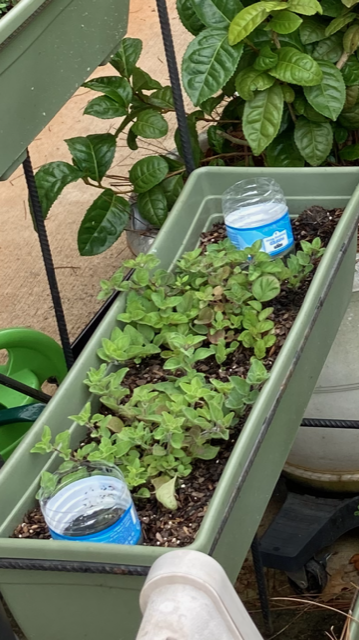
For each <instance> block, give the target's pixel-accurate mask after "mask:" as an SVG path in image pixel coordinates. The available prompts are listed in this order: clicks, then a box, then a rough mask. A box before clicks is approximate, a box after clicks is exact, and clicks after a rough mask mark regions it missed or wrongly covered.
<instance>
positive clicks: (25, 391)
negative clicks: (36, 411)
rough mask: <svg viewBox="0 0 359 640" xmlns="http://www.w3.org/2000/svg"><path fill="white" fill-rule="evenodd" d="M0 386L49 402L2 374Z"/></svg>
mask: <svg viewBox="0 0 359 640" xmlns="http://www.w3.org/2000/svg"><path fill="white" fill-rule="evenodd" d="M0 384H3V385H4V387H7V388H8V389H12V390H13V391H18V392H19V393H23V394H24V395H25V396H29V397H30V398H33V399H34V400H37V402H44V403H45V404H47V403H48V402H49V401H50V400H51V396H49V395H48V394H47V393H44V392H43V391H38V390H37V389H33V388H32V387H29V386H28V385H27V384H24V383H23V382H18V381H17V380H14V379H13V378H9V376H5V375H4V374H3V373H0ZM0 640H1V636H0Z"/></svg>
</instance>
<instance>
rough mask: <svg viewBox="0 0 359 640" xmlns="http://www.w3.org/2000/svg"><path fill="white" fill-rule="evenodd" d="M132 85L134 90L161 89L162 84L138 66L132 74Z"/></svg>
mask: <svg viewBox="0 0 359 640" xmlns="http://www.w3.org/2000/svg"><path fill="white" fill-rule="evenodd" d="M132 86H133V90H134V91H136V92H137V91H152V90H153V89H161V88H162V85H161V83H160V82H158V80H155V79H154V78H151V76H150V74H149V73H147V72H146V71H143V69H140V68H139V67H135V68H134V70H133V74H132Z"/></svg>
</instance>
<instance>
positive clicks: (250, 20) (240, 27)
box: [228, 2, 284, 45]
mask: <svg viewBox="0 0 359 640" xmlns="http://www.w3.org/2000/svg"><path fill="white" fill-rule="evenodd" d="M283 8H284V7H283ZM269 13H270V8H269V3H266V2H256V3H255V4H251V5H249V6H248V7H245V8H244V9H242V11H240V12H239V13H238V14H237V15H236V16H235V18H233V20H232V22H231V24H230V26H229V32H228V40H229V43H230V44H231V45H235V44H237V43H238V42H241V41H242V40H244V38H246V37H247V36H249V35H250V34H251V33H252V31H254V29H255V28H256V27H258V26H259V25H260V24H261V23H262V22H263V20H265V18H266V17H267V16H268V14H269Z"/></svg>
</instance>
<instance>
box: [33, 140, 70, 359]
mask: <svg viewBox="0 0 359 640" xmlns="http://www.w3.org/2000/svg"><path fill="white" fill-rule="evenodd" d="M23 168H24V174H25V179H26V184H27V188H28V191H29V198H30V203H31V208H32V213H33V216H34V220H35V224H36V229H37V234H38V236H39V241H40V247H41V253H42V257H43V260H44V264H45V269H46V275H47V280H48V283H49V287H50V293H51V297H52V303H53V306H54V311H55V315H56V321H57V326H58V330H59V334H60V340H61V344H62V348H63V350H64V356H65V360H66V364H67V367H68V369H70V368H71V367H72V365H73V363H74V357H73V355H72V350H71V345H70V339H69V334H68V331H67V326H66V321H65V315H64V310H63V307H62V302H61V297H60V292H59V287H58V284H57V279H56V273H55V267H54V262H53V259H52V255H51V250H50V244H49V239H48V236H47V232H46V227H45V221H44V218H43V214H42V209H41V203H40V199H39V194H38V191H37V186H36V182H35V175H34V171H33V168H32V165H31V160H30V155H29V151H28V150H27V152H26V158H25V160H24V162H23Z"/></svg>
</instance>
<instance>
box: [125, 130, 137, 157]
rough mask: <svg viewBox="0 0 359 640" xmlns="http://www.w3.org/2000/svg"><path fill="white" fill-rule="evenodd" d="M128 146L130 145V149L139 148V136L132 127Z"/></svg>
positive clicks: (135, 149) (128, 136) (128, 135)
mask: <svg viewBox="0 0 359 640" xmlns="http://www.w3.org/2000/svg"><path fill="white" fill-rule="evenodd" d="M127 146H128V147H129V149H131V151H137V149H138V144H137V136H136V134H135V133H134V131H133V129H132V127H131V129H130V130H129V132H128V134H127Z"/></svg>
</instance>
